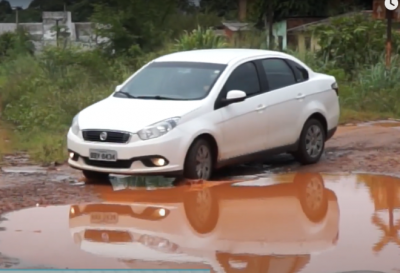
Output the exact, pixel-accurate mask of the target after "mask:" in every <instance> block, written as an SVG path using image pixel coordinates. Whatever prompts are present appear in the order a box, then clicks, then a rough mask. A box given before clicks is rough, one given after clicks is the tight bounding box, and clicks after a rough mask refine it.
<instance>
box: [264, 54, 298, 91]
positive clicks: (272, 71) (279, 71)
mask: <svg viewBox="0 0 400 273" xmlns="http://www.w3.org/2000/svg"><path fill="white" fill-rule="evenodd" d="M261 63H262V66H263V68H264V72H265V75H266V77H267V81H268V85H269V90H275V89H279V88H283V87H286V86H289V85H293V84H295V83H296V82H297V81H296V79H295V76H294V75H293V71H292V69H291V68H290V67H289V65H288V64H287V63H286V62H285V61H284V60H282V59H265V60H262V61H261Z"/></svg>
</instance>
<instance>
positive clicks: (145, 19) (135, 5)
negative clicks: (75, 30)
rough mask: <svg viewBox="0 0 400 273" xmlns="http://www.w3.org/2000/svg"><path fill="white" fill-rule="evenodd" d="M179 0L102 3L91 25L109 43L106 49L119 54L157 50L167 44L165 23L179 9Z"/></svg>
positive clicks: (111, 0) (98, 6)
mask: <svg viewBox="0 0 400 273" xmlns="http://www.w3.org/2000/svg"><path fill="white" fill-rule="evenodd" d="M178 7H179V6H178V1H177V0H152V1H148V0H135V1H131V0H108V1H105V0H100V1H98V2H97V3H96V4H95V5H94V13H93V15H92V17H91V21H92V22H94V23H97V26H98V27H97V28H96V32H97V35H98V36H100V37H106V38H108V39H109V43H108V44H106V45H105V46H106V47H107V48H108V49H110V50H113V51H115V52H116V53H128V52H129V51H132V50H133V51H134V52H135V54H137V53H138V51H137V50H139V51H143V52H148V51H152V50H155V49H157V48H158V47H160V46H161V45H163V43H164V42H165V40H166V36H167V34H168V29H166V28H165V24H164V23H165V22H166V20H167V19H168V18H169V17H171V16H172V15H173V14H176V12H177V9H178Z"/></svg>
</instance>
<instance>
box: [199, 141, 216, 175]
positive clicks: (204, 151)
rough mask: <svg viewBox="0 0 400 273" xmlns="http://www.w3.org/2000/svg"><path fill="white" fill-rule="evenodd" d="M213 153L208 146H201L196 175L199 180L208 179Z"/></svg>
mask: <svg viewBox="0 0 400 273" xmlns="http://www.w3.org/2000/svg"><path fill="white" fill-rule="evenodd" d="M211 163H212V159H211V153H210V150H209V149H208V147H207V146H205V145H201V146H200V147H199V149H198V150H197V154H196V173H197V177H198V178H199V179H208V178H209V176H210V172H211Z"/></svg>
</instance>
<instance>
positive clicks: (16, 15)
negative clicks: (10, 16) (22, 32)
mask: <svg viewBox="0 0 400 273" xmlns="http://www.w3.org/2000/svg"><path fill="white" fill-rule="evenodd" d="M11 8H12V9H13V10H15V24H16V25H17V29H18V27H19V14H18V11H19V10H21V9H22V7H20V6H13V7H11Z"/></svg>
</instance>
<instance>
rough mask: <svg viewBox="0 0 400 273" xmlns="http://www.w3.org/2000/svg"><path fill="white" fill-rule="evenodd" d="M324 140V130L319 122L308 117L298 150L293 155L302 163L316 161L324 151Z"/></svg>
mask: <svg viewBox="0 0 400 273" xmlns="http://www.w3.org/2000/svg"><path fill="white" fill-rule="evenodd" d="M325 140H326V135H325V130H324V127H323V126H322V124H321V122H320V121H319V120H316V119H309V120H308V121H307V122H306V124H305V125H304V127H303V130H302V132H301V135H300V140H299V147H298V150H297V151H296V152H294V153H293V156H294V157H295V159H296V160H297V161H299V162H300V163H301V164H304V165H306V164H314V163H317V162H318V161H319V160H320V158H321V156H322V154H323V152H324V148H325Z"/></svg>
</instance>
